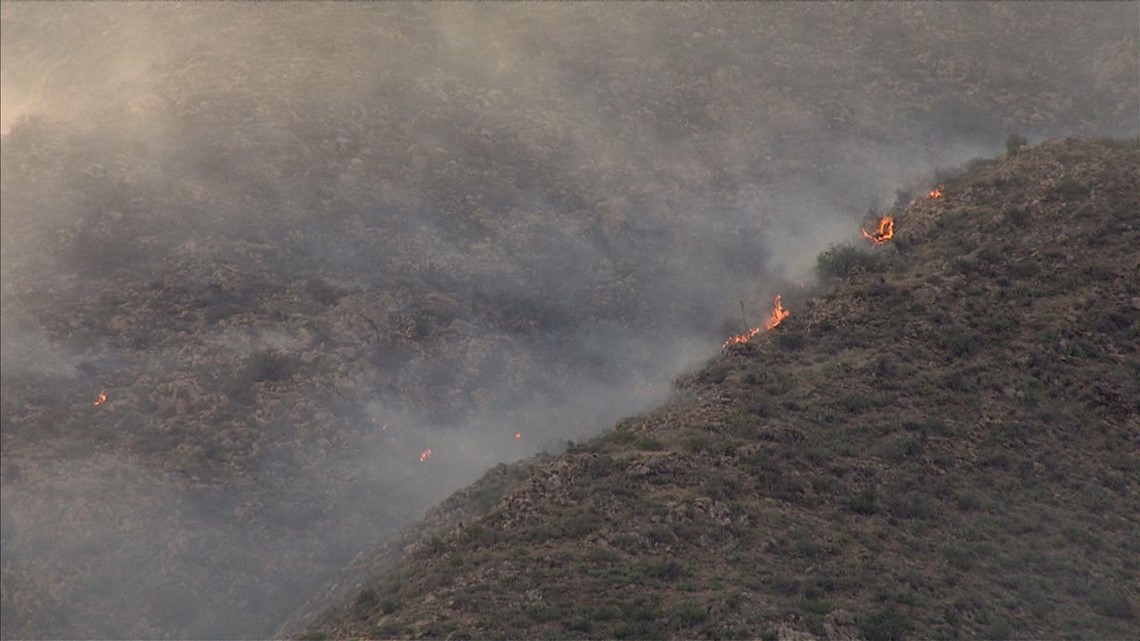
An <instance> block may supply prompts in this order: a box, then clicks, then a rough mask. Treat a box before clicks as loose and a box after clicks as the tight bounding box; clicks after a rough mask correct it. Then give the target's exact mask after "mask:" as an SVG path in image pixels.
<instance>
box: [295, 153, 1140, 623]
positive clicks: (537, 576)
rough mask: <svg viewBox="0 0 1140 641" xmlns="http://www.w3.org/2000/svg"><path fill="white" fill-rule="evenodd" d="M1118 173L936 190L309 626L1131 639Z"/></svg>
mask: <svg viewBox="0 0 1140 641" xmlns="http://www.w3.org/2000/svg"><path fill="white" fill-rule="evenodd" d="M1138 170H1140V148H1138V146H1137V145H1136V143H1135V141H1133V142H1130V143H1110V142H1081V141H1075V140H1060V141H1051V142H1047V143H1044V144H1042V145H1040V146H1037V147H1034V148H1023V149H1021V150H1020V151H1019V152H1018V153H1014V154H1012V155H1011V156H1009V157H1007V158H1004V159H1000V160H996V161H975V162H973V163H971V164H969V165H967V167H966V168H965V169H964V170H963V171H961V172H959V173H958V174H957V175H954V176H945V177H943V178H944V180H945V182H944V197H942V198H941V199H932V198H925V197H923V198H919V199H915V200H912V201H911V202H910V203H909V204H908V205H906V206H905V207H902V208H900V211H897V212H895V213H896V214H897V216H896V222H897V228H896V230H897V233H896V237H895V238H894V239H893V240H892V241H891V242H889V243H887V244H886V245H884V246H882V247H881V248H878V249H876V250H875V251H873V252H872V253H870V254H862V253H852V252H848V251H844V250H842V249H839V250H833V251H832V252H830V253H827V254H825V255H823V256H821V258H820V266H821V271H822V272H824V273H830V274H833V275H839V276H840V277H841V279H840V280H839V282H838V284H837V286H835V287H834V289H833V291H831V292H830V293H827V294H826V295H823V296H821V297H819V298H817V299H815V300H809V301H806V302H802V303H800V305H798V306H796V307H793V308H792V316H791V317H790V318H788V319H787V320H786V321H785V322H784V323H783V324H782V325H780V326H779V327H777V328H776V329H774V330H772V331H771V332H767V333H764V334H762V335H761V336H760V337H758V338H756V339H755V340H753V341H752V342H751V343H747V344H744V345H740V346H733V347H731V348H728V349H726V350H725V352H724V353H723V354H722V355H720V356H718V357H717V358H715V359H713V360H712V361H710V362H709V363H708V364H707V366H706V367H704V368H703V369H702V370H700V371H699V372H697V373H695V374H693V375H691V376H689V377H687V378H685V379H683V380H679V381H678V386H677V390H676V393H675V395H674V397H673V399H672V400H671V401H670V402H669V403H668V404H666V405H665V406H663V407H660V408H659V409H657V410H655V411H652V412H650V413H647V414H645V415H641V416H636V417H633V418H629V419H627V420H623V421H622V422H620V423H619V424H618V425H617V426H616V428H615V429H614V430H612V431H611V432H609V433H607V434H605V435H603V436H601V437H599V438H597V439H594V440H592V441H590V442H588V443H586V444H584V445H578V446H575V447H572V448H571V449H570V451H569V452H567V453H565V454H563V455H560V456H556V457H545V458H540V459H532V460H530V461H526V462H524V463H521V464H518V465H516V466H500V468H497V469H496V470H494V471H492V472H491V473H490V474H488V476H487V477H485V478H484V479H483V480H482V481H480V482H479V483H477V484H476V485H474V486H472V488H469V489H468V490H465V491H464V492H463V493H461V494H459V495H456V496H454V497H453V498H452V499H450V500H449V501H448V502H446V503H445V504H444V505H442V506H441V508H440V509H438V510H437V511H436V512H434V513H433V514H432V515H430V517H429V519H428V521H427V522H425V523H424V524H421V525H420V526H418V528H415V529H413V530H409V531H408V532H406V533H405V534H404V535H403V537H402V538H398V539H396V540H394V541H393V542H392V543H390V544H389V545H388V546H387V547H386V548H380V549H378V550H377V551H375V553H374V554H372V555H371V556H367V557H362V558H361V559H359V560H358V562H357V565H356V567H355V569H354V573H353V574H351V575H350V576H349V577H348V578H346V579H345V580H344V581H343V582H342V584H341V587H339V588H335V589H334V590H333V591H332V594H340V595H341V596H340V601H339V603H338V604H337V605H335V606H334V607H332V608H331V609H329V610H328V611H326V612H325V613H324V614H323V615H321V616H320V617H319V618H318V620H316V622H311V623H310V624H309V626H308V632H306V633H305V637H306V638H322V637H327V636H333V637H337V638H344V637H351V636H366V637H391V636H397V637H449V638H454V637H473V638H502V637H508V638H542V637H549V638H567V637H573V638H614V637H616V638H651V637H674V638H676V637H689V638H691V637H707V636H720V637H724V636H727V637H735V638H743V637H752V638H755V637H759V636H762V635H763V636H765V638H768V635H778V636H782V637H787V636H788V635H790V634H792V633H795V632H808V633H810V634H812V635H816V636H822V637H827V638H851V637H852V636H860V637H867V638H902V637H906V636H908V635H910V634H912V633H913V634H915V635H917V636H924V637H925V636H930V637H942V638H961V637H984V638H1006V637H1011V636H1013V637H1041V636H1052V637H1057V636H1061V635H1066V636H1070V635H1072V636H1094V637H1100V638H1124V637H1126V636H1132V635H1135V633H1136V630H1137V629H1140V609H1138V607H1137V598H1138V597H1140V592H1138V589H1137V587H1136V585H1135V583H1134V582H1133V581H1132V579H1134V577H1135V576H1137V574H1138V573H1140V539H1138V538H1137V537H1136V536H1135V532H1137V531H1140V516H1138V514H1140V494H1138V492H1140V481H1138V479H1140V461H1138V456H1137V452H1138V451H1140V405H1138V401H1137V400H1136V399H1140V383H1138V381H1140V352H1138V346H1140V335H1138V329H1137V328H1138V325H1137V323H1136V320H1137V318H1138V316H1140V276H1138V274H1140V271H1138V267H1140V265H1138V263H1137V260H1138V255H1137V252H1136V248H1137V247H1140V214H1138V212H1140V202H1138V195H1137V191H1136V189H1135V187H1136V176H1137V172H1138ZM499 496H501V498H500V499H499V500H497V501H495V498H496V497H499ZM401 555H403V556H402V560H399V562H398V563H397V559H399V558H400V557H401ZM380 570H383V571H380ZM378 571H379V573H378V574H377V572H378ZM369 572H372V573H373V575H372V576H371V578H368V579H367V580H361V577H363V576H367V575H368V574H369Z"/></svg>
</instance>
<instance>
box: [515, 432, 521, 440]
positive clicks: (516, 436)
mask: <svg viewBox="0 0 1140 641" xmlns="http://www.w3.org/2000/svg"><path fill="white" fill-rule="evenodd" d="M520 439H522V432H515V440H516V441H518V440H520Z"/></svg>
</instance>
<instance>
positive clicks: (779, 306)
mask: <svg viewBox="0 0 1140 641" xmlns="http://www.w3.org/2000/svg"><path fill="white" fill-rule="evenodd" d="M791 314H792V313H791V312H789V311H788V310H786V309H784V305H783V298H782V297H781V296H780V295H779V294H776V300H775V302H774V303H773V304H772V316H770V317H769V318H768V321H767V322H766V323H764V326H763V327H753V328H752V329H750V330H748V331H747V332H744V333H743V334H737V335H736V336H730V337H729V339H728V340H726V341H725V342H724V345H723V347H725V348H728V347H730V346H732V345H740V344H741V343H747V342H748V341H750V340H752V339H753V338H756V336H757V335H758V334H759V333H760V331H761V330H764V329H773V328H775V327H776V326H777V325H779V324H780V323H782V322H784V319H785V318H787V317H788V316H790V315H791Z"/></svg>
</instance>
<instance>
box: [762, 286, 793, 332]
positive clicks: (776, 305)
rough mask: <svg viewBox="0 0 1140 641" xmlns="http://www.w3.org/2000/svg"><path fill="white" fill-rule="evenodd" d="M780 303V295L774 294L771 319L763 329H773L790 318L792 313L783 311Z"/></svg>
mask: <svg viewBox="0 0 1140 641" xmlns="http://www.w3.org/2000/svg"><path fill="white" fill-rule="evenodd" d="M781 301H782V298H781V297H780V295H779V294H776V300H775V302H773V303H772V317H771V318H769V319H768V322H767V323H764V329H775V328H776V326H777V325H779V324H780V323H782V322H784V319H785V318H787V317H788V316H791V314H792V313H791V312H789V311H788V310H786V309H784V306H783V304H782V303H781Z"/></svg>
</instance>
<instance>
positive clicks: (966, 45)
mask: <svg viewBox="0 0 1140 641" xmlns="http://www.w3.org/2000/svg"><path fill="white" fill-rule="evenodd" d="M1135 9H1136V5H1135V4H1110V5H1100V4H1098V5H1084V4H1082V5H1079V6H1078V5H1067V4H1053V3H1050V4H1005V3H997V4H978V3H971V4H969V5H962V4H936V5H925V4H924V5H908V4H894V3H882V4H867V3H862V4H814V3H812V4H803V5H798V4H797V5H792V4H782V3H773V4H743V5H720V4H717V5H704V4H665V5H648V4H633V3H631V4H605V3H601V4H596V3H587V4H545V3H534V4H530V3H526V4H509V5H507V4H502V5H500V4H492V5H473V4H461V3H441V4H430V3H428V4H421V3H409V4H402V3H375V4H370V3H364V4H358V3H343V4H341V3H311V4H310V3H297V4H285V5H281V4H274V5H266V4H261V3H256V4H237V3H234V4H225V3H223V4H213V3H211V4H190V3H169V4H168V3H161V4H149V3H139V4H135V3H113V4H92V3H80V4H72V3H42V4H41V3H35V4H32V3H27V4H23V3H5V4H3V5H0V28H2V34H0V36H2V47H3V66H2V68H0V84H2V92H0V135H3V145H2V146H0V154H2V161H3V162H2V165H0V171H2V176H3V181H2V184H0V189H2V207H0V215H2V217H3V243H2V250H3V251H2V254H0V264H2V276H0V281H2V282H0V286H2V291H3V332H2V337H3V350H2V354H3V360H2V364H3V390H2V392H3V393H2V396H0V400H2V405H3V407H2V411H0V418H2V420H3V445H4V448H3V455H2V456H3V458H2V460H3V462H4V469H5V472H4V475H3V476H4V485H3V488H4V489H3V492H4V505H5V508H4V514H3V518H4V534H3V539H4V543H3V545H4V557H5V565H4V572H3V584H4V594H5V597H4V598H5V601H4V604H3V607H4V617H3V619H4V624H3V634H4V636H5V637H8V636H13V637H15V636H19V637H52V636H67V637H73V638H81V637H86V638H91V637H126V636H134V637H155V638H159V637H164V638H172V637H211V638H232V637H243V636H244V637H251V636H265V635H267V634H270V633H271V632H272V631H273V630H275V629H276V624H277V623H279V622H280V621H281V620H282V619H283V618H284V616H285V615H287V614H288V613H289V612H290V611H291V609H292V608H295V607H296V606H297V605H298V604H299V603H300V602H301V600H303V599H304V598H305V596H306V595H307V594H310V593H312V592H313V591H315V588H314V586H316V585H317V584H318V583H319V582H320V581H322V580H324V579H325V578H327V577H329V576H331V575H332V574H333V573H335V572H336V571H337V570H339V569H340V567H341V566H343V564H344V563H346V562H347V560H348V559H350V558H351V557H352V556H353V555H354V554H356V553H357V552H358V551H360V550H361V549H363V548H364V547H365V546H367V545H368V544H369V543H371V542H374V541H375V540H377V539H378V538H380V537H381V536H383V534H384V533H386V532H388V531H391V530H392V529H393V528H395V527H398V526H400V525H403V524H406V523H408V522H409V521H410V520H411V519H413V518H415V517H416V516H417V515H418V514H421V513H422V512H423V510H424V509H426V508H427V507H428V506H429V505H431V504H432V503H433V502H434V501H437V500H439V499H440V498H442V497H443V496H445V495H446V494H447V493H449V492H450V491H453V490H454V489H456V488H457V487H459V486H461V485H462V484H464V483H467V482H470V481H472V480H474V479H475V478H477V477H478V475H479V474H480V473H481V472H482V471H484V470H486V469H487V468H488V467H490V466H491V465H493V464H495V463H497V462H501V461H504V460H512V459H517V458H520V457H523V456H526V455H529V454H532V453H535V452H537V451H540V450H557V449H559V448H561V447H564V445H565V442H566V441H567V440H571V439H572V440H580V439H583V438H588V437H589V436H590V435H592V434H596V433H597V432H599V431H600V430H602V429H604V428H605V427H607V426H608V425H610V424H612V422H613V421H614V420H616V419H617V418H619V417H621V416H623V415H626V414H628V413H633V412H638V411H643V410H645V409H648V408H650V407H653V406H654V405H655V404H657V403H658V402H660V401H661V400H662V399H664V398H665V397H666V395H667V394H668V392H669V389H670V381H671V380H672V379H673V377H674V376H675V375H676V374H678V373H680V372H682V371H684V370H685V369H686V368H690V367H693V366H695V365H696V364H698V363H700V362H701V361H702V360H704V359H706V358H708V357H709V356H710V355H711V354H713V353H715V350H716V349H717V348H718V346H719V345H720V342H721V341H722V340H723V339H724V338H725V336H726V335H727V334H729V333H733V332H737V331H740V330H741V328H740V320H739V319H740V307H739V305H740V301H743V302H744V303H745V304H746V306H747V310H746V311H747V316H748V317H749V318H750V319H760V318H763V317H764V316H765V315H766V314H767V312H768V309H769V307H770V305H771V300H772V296H774V295H775V294H776V293H778V292H781V291H783V292H787V291H789V290H791V289H795V288H802V289H806V288H808V287H810V285H811V283H812V268H813V267H814V265H815V257H816V255H817V254H818V253H819V252H820V251H821V250H823V249H825V248H827V247H828V246H829V245H831V244H835V243H839V242H846V241H855V240H857V238H858V224H859V220H860V219H861V218H862V217H863V216H864V215H865V214H866V212H867V210H868V209H869V208H877V209H881V208H882V205H883V204H884V203H890V202H891V201H892V200H893V198H894V192H895V190H896V189H898V188H900V186H906V185H918V184H921V183H922V182H923V181H924V180H927V179H928V178H929V176H930V173H931V171H932V170H933V169H935V168H937V167H944V166H950V165H955V164H958V163H960V162H962V161H964V160H966V159H968V158H970V157H974V156H978V155H991V154H993V153H996V152H998V151H999V150H1000V149H1001V148H1002V144H1003V140H1004V137H1005V136H1006V135H1007V134H1009V133H1013V132H1018V133H1022V134H1024V135H1026V136H1028V137H1029V138H1030V139H1031V140H1034V141H1035V140H1040V139H1042V138H1044V137H1048V136H1054V135H1119V134H1122V133H1124V134H1131V133H1135V132H1136V131H1137V129H1138V128H1140V123H1137V122H1136V120H1135V114H1136V113H1137V107H1138V104H1140V98H1138V90H1137V87H1136V85H1135V83H1134V79H1135V78H1136V74H1137V69H1138V67H1140V63H1138V61H1137V55H1136V46H1135V44H1136V37H1137V34H1136V31H1135V28H1134V25H1135V17H1136V16H1135V13H1136V11H1135ZM791 311H792V313H793V314H795V309H794V308H792V310H791ZM104 388H105V389H107V390H108V396H109V400H108V403H107V404H106V406H105V407H104V408H101V409H102V410H105V411H99V412H95V411H93V408H92V407H91V399H92V398H93V395H94V394H96V393H98V392H99V390H101V389H104ZM384 426H387V429H385V427H384ZM516 433H518V434H520V438H517V439H516V438H515V434H516ZM428 447H430V448H431V449H432V452H433V453H432V456H431V458H430V459H428V460H427V461H424V462H423V463H421V462H420V461H419V459H418V455H419V453H420V452H421V451H423V450H424V449H426V448H428ZM93 452H97V454H95V453H93ZM10 470H17V471H15V472H10ZM65 517H66V518H67V519H69V520H68V521H67V522H68V523H69V525H68V527H66V528H63V529H53V528H56V524H57V523H59V522H61V520H62V519H64V518H65ZM128 542H132V543H129V544H128ZM57 579H58V581H57ZM58 586H63V587H58ZM49 596H50V597H51V598H48V597H49Z"/></svg>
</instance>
